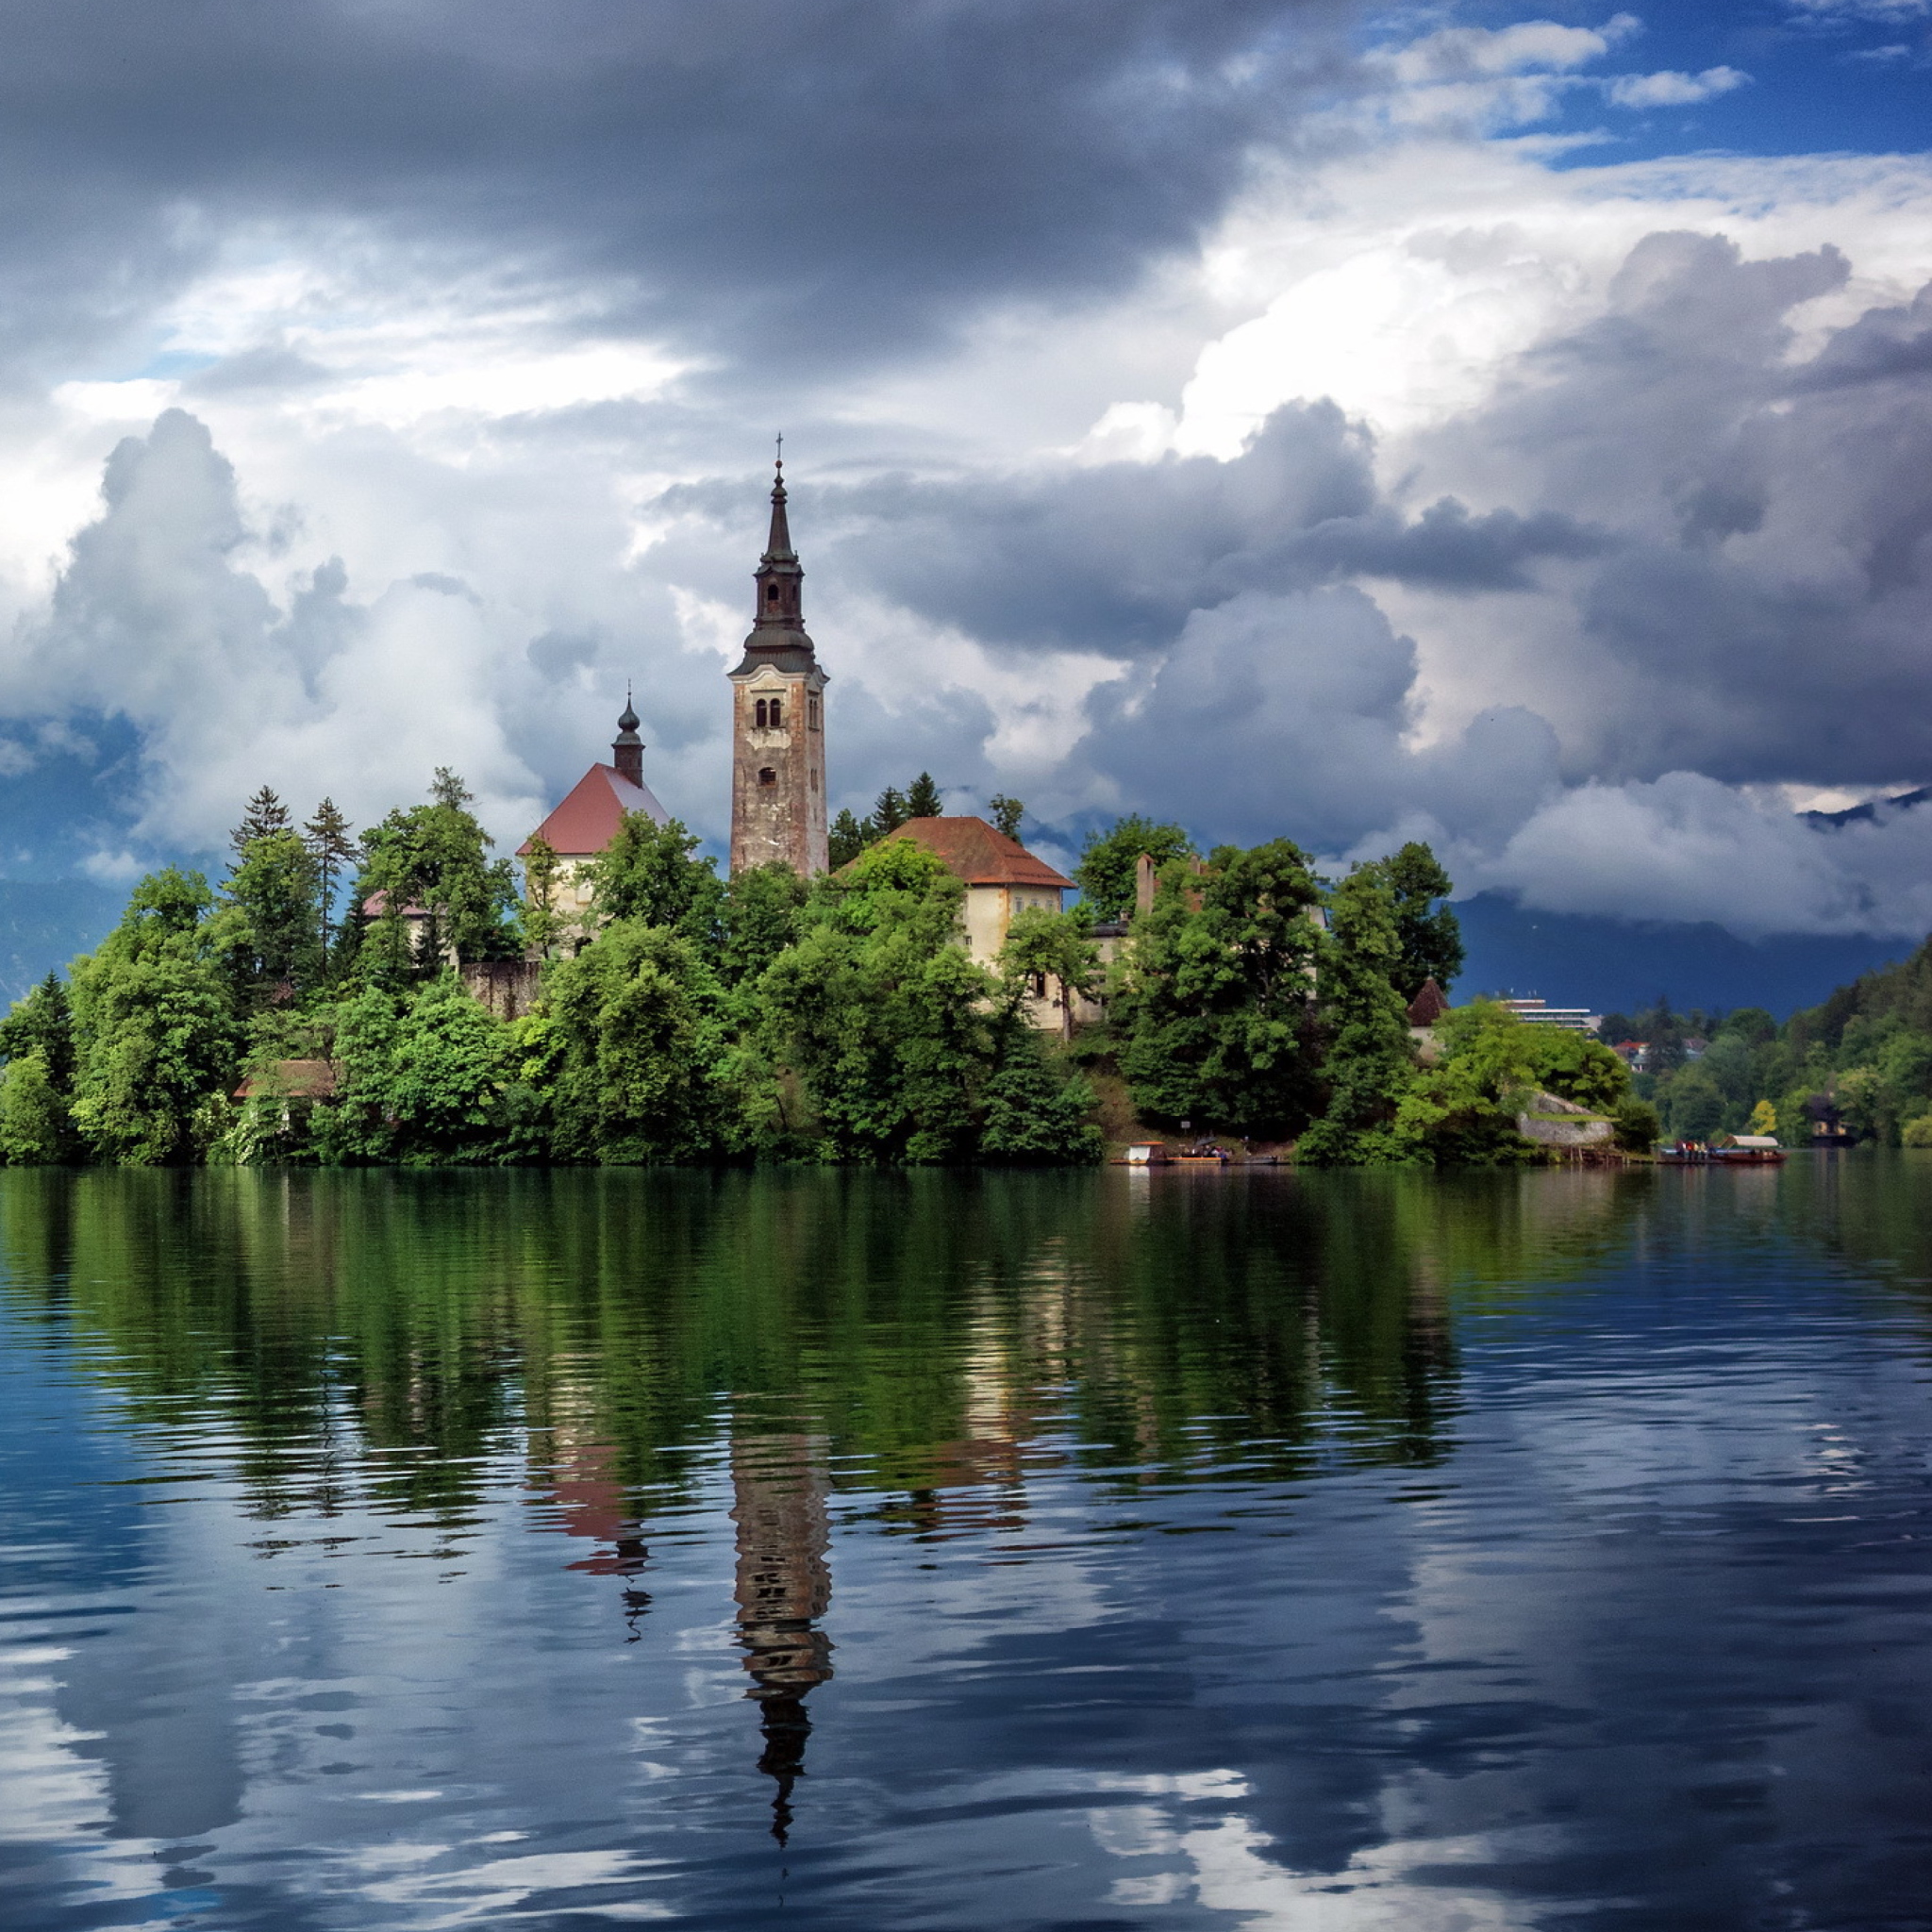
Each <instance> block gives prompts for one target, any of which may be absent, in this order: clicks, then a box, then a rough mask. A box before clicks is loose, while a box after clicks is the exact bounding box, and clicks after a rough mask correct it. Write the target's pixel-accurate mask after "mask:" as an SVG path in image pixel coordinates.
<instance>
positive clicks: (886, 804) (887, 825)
mask: <svg viewBox="0 0 1932 1932" xmlns="http://www.w3.org/2000/svg"><path fill="white" fill-rule="evenodd" d="M911 816H912V813H911V811H910V810H909V809H908V807H907V804H906V794H905V793H904V792H903V791H896V790H894V789H893V787H891V785H888V786H887V787H886V789H885V790H884V791H881V792H880V793H879V795H878V797H877V798H876V799H874V801H873V808H872V816H871V817H870V818H869V819H867V820H866V822H865V824H866V832H867V841H866V842H867V843H868V844H870V843H871V842H872V841H873V840H874V839H883V838H884V837H885V836H886V834H887V833H888V832H896V831H897V830H898V829H899V827H900V826H901V825H903V824H905V823H906V821H907V820H908V819H909V818H910V817H911Z"/></svg>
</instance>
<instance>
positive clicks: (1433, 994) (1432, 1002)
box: [1408, 974, 1449, 1026]
mask: <svg viewBox="0 0 1932 1932" xmlns="http://www.w3.org/2000/svg"><path fill="white" fill-rule="evenodd" d="M1448 1010H1449V1002H1448V1001H1447V1000H1446V999H1444V998H1443V996H1442V989H1441V987H1440V986H1438V985H1437V984H1436V981H1435V976H1434V975H1433V974H1431V975H1430V976H1429V977H1428V978H1427V979H1425V980H1424V981H1423V984H1422V991H1420V992H1418V993H1417V994H1416V996H1415V998H1414V999H1412V1000H1410V1001H1409V1003H1408V1024H1410V1025H1411V1026H1433V1025H1434V1024H1436V1022H1437V1021H1438V1020H1440V1019H1441V1017H1442V1015H1443V1014H1444V1013H1446V1012H1447V1011H1448Z"/></svg>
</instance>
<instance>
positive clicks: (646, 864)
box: [585, 811, 723, 955]
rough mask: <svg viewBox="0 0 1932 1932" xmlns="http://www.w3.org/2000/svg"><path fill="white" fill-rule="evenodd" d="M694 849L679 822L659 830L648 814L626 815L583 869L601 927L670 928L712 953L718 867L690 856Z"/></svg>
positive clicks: (718, 892)
mask: <svg viewBox="0 0 1932 1932" xmlns="http://www.w3.org/2000/svg"><path fill="white" fill-rule="evenodd" d="M697 849H698V836H697V834H696V833H695V832H691V831H688V830H687V829H686V828H685V826H684V824H683V823H682V822H681V821H679V820H677V819H669V820H667V821H666V822H665V823H664V824H661V825H660V824H658V823H657V822H656V821H655V820H654V819H652V818H651V816H650V815H649V813H647V812H641V811H627V812H625V815H624V817H623V818H622V820H620V821H619V823H618V827H617V832H616V836H615V837H614V838H612V840H611V841H610V843H609V844H608V845H607V846H606V847H605V848H604V850H603V851H602V852H600V853H599V854H598V855H597V857H596V858H593V859H591V862H590V864H589V865H588V866H587V867H586V868H585V871H586V873H587V874H588V875H589V878H590V881H591V903H592V906H593V907H594V908H595V911H596V917H597V920H598V923H599V924H601V925H608V924H611V923H612V922H614V921H616V920H620V919H627V920H634V921H636V922H638V923H639V924H643V925H668V926H672V927H675V929H676V930H677V931H679V932H681V933H683V934H684V935H685V936H686V937H687V938H689V939H691V940H692V941H696V942H697V943H698V944H699V945H700V946H701V947H702V948H703V949H704V951H705V952H706V953H707V954H708V955H710V954H713V953H715V951H716V945H717V927H718V917H719V912H720V910H721V902H722V897H723V893H722V890H721V888H720V886H719V883H718V869H717V867H716V866H715V865H714V864H713V863H712V861H711V860H710V859H708V858H696V857H694V855H695V853H696V851H697Z"/></svg>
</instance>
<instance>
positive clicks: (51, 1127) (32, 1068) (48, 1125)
mask: <svg viewBox="0 0 1932 1932" xmlns="http://www.w3.org/2000/svg"><path fill="white" fill-rule="evenodd" d="M75 1151H76V1150H75V1137H74V1123H73V1118H72V1116H71V1115H70V1113H69V1111H68V1107H67V1101H66V1097H65V1094H64V1092H63V1091H62V1090H61V1088H60V1086H59V1084H58V1082H57V1081H56V1080H55V1079H54V1077H53V1075H52V1074H51V1073H50V1072H49V1070H48V1066H47V1056H46V1054H45V1053H44V1052H43V1051H42V1049H41V1048H40V1047H34V1048H32V1049H31V1050H30V1051H28V1052H26V1053H24V1054H21V1055H19V1056H17V1057H14V1058H9V1059H8V1062H7V1071H6V1072H5V1073H4V1074H0V1160H5V1161H7V1162H8V1165H9V1166H13V1167H51V1166H54V1165H57V1164H58V1162H60V1161H63V1160H71V1159H73V1158H74V1156H75Z"/></svg>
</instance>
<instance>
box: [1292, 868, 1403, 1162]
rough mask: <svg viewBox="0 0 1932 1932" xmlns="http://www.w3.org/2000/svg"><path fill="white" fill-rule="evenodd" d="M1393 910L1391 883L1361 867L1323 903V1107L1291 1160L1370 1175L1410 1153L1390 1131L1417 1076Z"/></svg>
mask: <svg viewBox="0 0 1932 1932" xmlns="http://www.w3.org/2000/svg"><path fill="white" fill-rule="evenodd" d="M1399 918H1400V915H1399V910H1398V905H1397V901H1396V896H1395V893H1394V891H1392V890H1391V887H1390V884H1389V877H1388V873H1387V871H1386V869H1385V868H1383V867H1381V866H1361V867H1358V868H1357V870H1356V871H1354V872H1352V873H1351V874H1349V875H1348V877H1347V878H1345V879H1343V880H1342V881H1341V884H1340V885H1339V886H1337V887H1336V888H1335V889H1334V890H1333V891H1331V892H1330V893H1329V894H1328V930H1327V932H1326V933H1324V935H1323V936H1322V939H1321V941H1320V947H1319V958H1320V971H1319V974H1318V978H1317V986H1318V990H1319V1010H1320V1014H1321V1022H1322V1027H1323V1031H1324V1035H1325V1037H1326V1042H1327V1054H1326V1057H1325V1059H1324V1065H1323V1069H1322V1079H1323V1085H1324V1088H1325V1090H1326V1103H1325V1105H1324V1108H1323V1111H1322V1116H1321V1118H1320V1119H1319V1120H1317V1121H1316V1122H1314V1123H1313V1124H1312V1125H1311V1126H1310V1127H1309V1128H1308V1130H1307V1133H1305V1134H1304V1135H1303V1136H1302V1138H1301V1140H1300V1141H1299V1142H1298V1143H1297V1145H1296V1148H1295V1158H1296V1159H1297V1160H1302V1161H1307V1162H1309V1163H1311V1164H1325V1165H1329V1166H1342V1165H1347V1166H1362V1165H1375V1164H1380V1163H1384V1162H1388V1161H1393V1160H1399V1159H1402V1158H1405V1157H1406V1156H1407V1153H1408V1151H1409V1150H1407V1148H1405V1147H1404V1146H1403V1144H1402V1143H1401V1142H1400V1141H1397V1139H1396V1137H1395V1135H1394V1134H1393V1132H1392V1131H1391V1124H1392V1123H1393V1121H1394V1118H1395V1112H1396V1109H1397V1108H1398V1107H1399V1106H1400V1105H1401V1103H1402V1101H1403V1098H1404V1096H1405V1095H1406V1094H1407V1091H1408V1086H1409V1082H1410V1080H1411V1079H1412V1078H1413V1077H1414V1074H1415V1048H1414V1045H1413V1043H1412V1042H1411V1041H1410V1039H1409V1032H1408V1012H1407V999H1406V998H1405V996H1404V995H1403V993H1402V992H1401V991H1400V990H1399V988H1398V986H1397V984H1396V979H1395V975H1396V974H1400V973H1401V972H1403V971H1404V970H1405V959H1404V948H1403V941H1402V934H1401V927H1400V924H1399Z"/></svg>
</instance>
